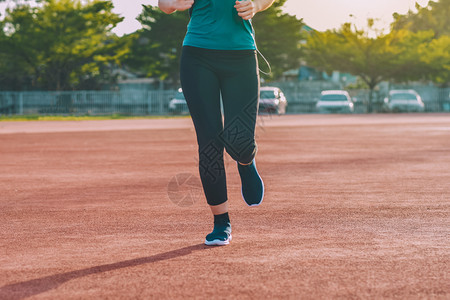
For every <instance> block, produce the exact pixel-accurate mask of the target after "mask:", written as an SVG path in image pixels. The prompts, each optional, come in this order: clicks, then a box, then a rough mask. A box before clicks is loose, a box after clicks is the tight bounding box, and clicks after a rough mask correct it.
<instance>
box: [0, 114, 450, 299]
mask: <svg viewBox="0 0 450 300" xmlns="http://www.w3.org/2000/svg"><path fill="white" fill-rule="evenodd" d="M257 141H258V145H259V152H258V156H257V163H258V169H259V170H260V173H261V176H262V178H263V179H264V181H265V185H266V193H265V199H264V202H263V203H262V205H261V206H259V207H256V208H253V207H252V208H249V207H247V206H246V205H245V203H244V202H243V200H242V199H241V195H240V181H239V175H238V172H237V170H236V164H235V162H233V161H231V159H230V158H229V157H228V156H227V158H226V169H227V176H228V177H227V180H228V184H229V201H230V217H231V221H232V226H233V241H232V242H231V244H230V245H228V246H225V247H208V246H204V245H203V242H204V238H205V235H206V234H207V233H209V232H210V231H211V229H212V220H213V219H212V215H211V213H210V211H209V208H208V206H207V205H206V201H205V199H204V196H203V194H202V190H201V187H200V185H199V179H198V170H197V146H196V140H195V133H194V131H193V126H192V123H191V120H190V119H189V118H181V119H161V120H111V121H79V122H56V121H55V122H1V123H0V168H1V172H0V253H1V255H0V299H24V298H27V299H81V298H82V299H100V298H109V299H129V298H134V299H136V298H139V299H149V298H153V299H182V298H200V299H207V298H214V299H216V298H217V299H222V298H223V299H226V298H229V299H236V298H238V299H267V298H288V299H299V298H301V299H330V298H333V299H336V298H345V299H369V298H370V299H379V298H389V299H424V298H425V299H449V298H450V274H449V273H450V267H449V266H450V115H448V114H411V115H392V114H387V115H297V116H292V115H289V116H261V117H259V119H258V124H257Z"/></svg>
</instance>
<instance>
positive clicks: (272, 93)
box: [259, 86, 287, 115]
mask: <svg viewBox="0 0 450 300" xmlns="http://www.w3.org/2000/svg"><path fill="white" fill-rule="evenodd" d="M286 107H287V100H286V97H285V96H284V94H283V92H282V91H281V90H280V89H279V88H277V87H270V86H266V87H261V88H260V93H259V112H261V113H264V112H266V113H276V114H278V115H281V114H285V113H286Z"/></svg>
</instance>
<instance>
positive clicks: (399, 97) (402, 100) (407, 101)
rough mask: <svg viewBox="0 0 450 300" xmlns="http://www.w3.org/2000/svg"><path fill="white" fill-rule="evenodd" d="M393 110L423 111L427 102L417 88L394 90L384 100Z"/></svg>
mask: <svg viewBox="0 0 450 300" xmlns="http://www.w3.org/2000/svg"><path fill="white" fill-rule="evenodd" d="M384 102H385V103H386V105H387V106H388V108H389V110H390V111H392V112H423V111H424V110H425V104H424V103H423V101H422V98H421V97H420V95H419V94H418V93H417V92H416V91H415V90H392V91H390V92H389V96H388V97H387V98H386V99H385V101H384Z"/></svg>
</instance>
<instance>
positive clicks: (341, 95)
mask: <svg viewBox="0 0 450 300" xmlns="http://www.w3.org/2000/svg"><path fill="white" fill-rule="evenodd" d="M316 110H317V111H318V112H319V113H352V112H353V111H354V105H353V101H352V98H351V97H350V95H349V94H348V92H347V91H341V90H329V91H322V92H321V93H320V99H319V101H318V102H317V103H316Z"/></svg>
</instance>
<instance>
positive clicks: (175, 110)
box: [169, 88, 189, 114]
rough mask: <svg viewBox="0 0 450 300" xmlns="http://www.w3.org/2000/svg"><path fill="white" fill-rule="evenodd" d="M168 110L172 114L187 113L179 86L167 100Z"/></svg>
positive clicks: (184, 99)
mask: <svg viewBox="0 0 450 300" xmlns="http://www.w3.org/2000/svg"><path fill="white" fill-rule="evenodd" d="M169 112H170V113H172V114H189V109H188V106H187V103H186V98H184V94H183V90H182V89H181V88H180V89H178V92H177V93H176V94H175V97H173V99H172V100H170V102H169Z"/></svg>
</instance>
